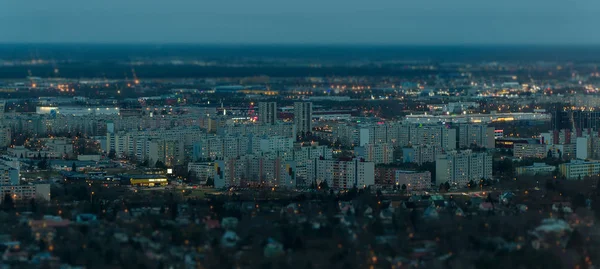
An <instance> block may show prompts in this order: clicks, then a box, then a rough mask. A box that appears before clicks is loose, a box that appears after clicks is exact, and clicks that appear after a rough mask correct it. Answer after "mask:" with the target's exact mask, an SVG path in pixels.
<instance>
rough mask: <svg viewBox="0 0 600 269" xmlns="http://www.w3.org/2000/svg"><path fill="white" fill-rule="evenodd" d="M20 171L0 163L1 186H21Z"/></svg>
mask: <svg viewBox="0 0 600 269" xmlns="http://www.w3.org/2000/svg"><path fill="white" fill-rule="evenodd" d="M19 177H20V173H19V169H18V168H15V167H11V166H9V165H6V164H5V163H3V162H2V163H0V185H18V184H19Z"/></svg>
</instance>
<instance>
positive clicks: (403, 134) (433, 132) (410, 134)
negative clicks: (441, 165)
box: [398, 124, 456, 150]
mask: <svg viewBox="0 0 600 269" xmlns="http://www.w3.org/2000/svg"><path fill="white" fill-rule="evenodd" d="M398 145H399V146H413V145H431V146H437V147H440V148H441V149H443V150H454V149H456V129H452V128H448V127H447V126H446V125H442V124H427V125H425V124H402V125H401V126H400V127H399V130H398Z"/></svg>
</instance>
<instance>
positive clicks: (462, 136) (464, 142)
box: [458, 124, 495, 148]
mask: <svg viewBox="0 0 600 269" xmlns="http://www.w3.org/2000/svg"><path fill="white" fill-rule="evenodd" d="M494 131H495V129H494V127H488V126H487V125H482V124H461V125H459V126H458V146H459V147H460V148H469V147H471V146H472V145H475V146H477V147H482V148H494V147H495V143H494Z"/></svg>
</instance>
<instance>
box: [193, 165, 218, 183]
mask: <svg viewBox="0 0 600 269" xmlns="http://www.w3.org/2000/svg"><path fill="white" fill-rule="evenodd" d="M214 170H215V164H214V163H213V162H190V163H188V173H192V174H193V176H194V177H195V179H197V180H199V181H200V183H206V181H207V180H208V179H209V178H213V176H214Z"/></svg>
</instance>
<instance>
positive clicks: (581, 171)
mask: <svg viewBox="0 0 600 269" xmlns="http://www.w3.org/2000/svg"><path fill="white" fill-rule="evenodd" d="M558 169H559V171H560V174H561V175H563V176H564V177H565V178H566V179H583V178H584V177H586V176H597V175H600V162H599V161H582V160H571V162H569V163H563V164H560V165H559V166H558Z"/></svg>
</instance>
